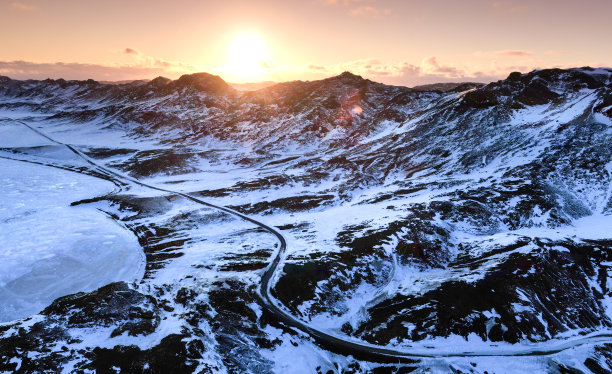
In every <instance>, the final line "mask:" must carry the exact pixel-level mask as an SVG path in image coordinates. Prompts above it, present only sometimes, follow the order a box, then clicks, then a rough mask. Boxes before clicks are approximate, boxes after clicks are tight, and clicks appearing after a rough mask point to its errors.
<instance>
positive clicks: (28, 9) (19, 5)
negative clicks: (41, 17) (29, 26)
mask: <svg viewBox="0 0 612 374" xmlns="http://www.w3.org/2000/svg"><path fill="white" fill-rule="evenodd" d="M11 7H12V8H13V9H17V10H21V11H24V12H32V11H35V10H38V7H37V6H35V5H28V4H22V3H17V2H13V3H11Z"/></svg>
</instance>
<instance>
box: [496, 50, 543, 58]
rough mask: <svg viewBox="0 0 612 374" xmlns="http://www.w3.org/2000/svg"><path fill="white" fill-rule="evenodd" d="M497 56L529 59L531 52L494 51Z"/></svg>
mask: <svg viewBox="0 0 612 374" xmlns="http://www.w3.org/2000/svg"><path fill="white" fill-rule="evenodd" d="M494 53H495V54H496V55H498V56H504V57H529V56H533V52H531V51H523V50H519V49H510V50H505V51H495V52H494Z"/></svg>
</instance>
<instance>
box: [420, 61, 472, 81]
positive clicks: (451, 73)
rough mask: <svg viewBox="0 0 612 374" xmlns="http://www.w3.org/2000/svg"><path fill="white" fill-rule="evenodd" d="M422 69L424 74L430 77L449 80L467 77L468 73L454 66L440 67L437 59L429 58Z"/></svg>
mask: <svg viewBox="0 0 612 374" xmlns="http://www.w3.org/2000/svg"><path fill="white" fill-rule="evenodd" d="M421 69H422V70H423V72H424V73H426V74H430V75H441V76H444V77H447V78H459V77H462V76H465V75H466V73H465V72H464V71H462V70H460V69H459V68H457V67H455V66H452V65H440V64H439V63H438V60H437V59H436V58H435V57H433V56H432V57H427V58H425V59H423V62H422V63H421Z"/></svg>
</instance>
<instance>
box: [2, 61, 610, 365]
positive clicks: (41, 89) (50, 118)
mask: <svg viewBox="0 0 612 374" xmlns="http://www.w3.org/2000/svg"><path fill="white" fill-rule="evenodd" d="M0 117H2V119H1V121H0V157H2V158H3V159H1V160H0V165H3V168H2V169H1V170H0V178H2V182H3V183H2V184H3V188H2V192H3V195H2V196H3V197H2V198H0V204H1V205H0V227H2V230H1V232H2V234H0V238H3V239H4V241H5V242H7V243H8V248H7V249H5V250H4V251H3V252H1V251H0V259H3V260H2V261H0V262H4V263H7V264H21V265H20V268H19V271H18V272H15V274H13V273H14V269H15V267H14V266H12V265H10V266H9V265H7V266H5V267H3V266H2V265H0V311H2V314H0V316H3V319H4V321H6V322H4V323H3V324H1V325H0V370H6V371H8V372H11V371H17V372H19V371H21V372H37V371H41V372H43V371H46V372H56V371H57V372H61V371H64V372H88V371H94V370H99V371H102V372H113V371H114V370H115V371H116V370H119V371H123V372H204V373H206V372H228V373H234V372H253V373H260V372H278V373H301V372H304V373H310V372H320V373H327V372H336V373H352V372H364V373H365V372H376V373H379V372H380V373H386V372H389V373H394V372H407V371H411V370H416V371H417V372H475V373H484V372H488V373H492V372H495V373H498V372H500V373H501V372H527V371H536V372H559V373H572V372H595V373H598V372H609V371H611V370H612V350H611V347H612V292H611V291H610V287H609V282H608V278H609V276H610V267H611V266H612V146H611V144H612V70H611V69H592V68H580V69H568V70H559V69H550V70H538V71H533V72H531V73H528V74H520V73H512V74H510V75H509V76H508V78H507V79H505V80H501V81H498V82H493V83H491V84H488V85H485V86H479V85H476V84H470V83H468V84H463V85H457V86H448V87H447V86H444V89H440V88H439V87H430V88H428V87H420V88H417V89H410V88H406V87H395V86H388V85H384V84H380V83H375V82H372V81H369V80H367V79H363V78H361V77H359V76H356V75H353V74H350V73H343V74H341V75H339V76H336V77H332V78H329V79H325V80H320V81H312V82H300V81H296V82H287V83H280V84H276V85H272V86H269V87H265V88H263V89H260V90H257V91H238V90H235V89H233V88H232V87H230V86H229V85H228V84H227V83H225V82H224V81H223V80H222V79H221V78H219V77H217V76H213V75H209V74H206V73H199V74H193V75H186V76H183V77H181V78H180V79H178V80H175V81H171V80H168V79H165V78H161V77H160V78H156V79H154V80H152V81H150V82H145V81H136V82H133V83H127V84H101V83H97V82H95V81H91V80H90V81H64V80H46V81H15V80H11V79H9V78H5V77H0ZM67 145H68V146H70V147H68V146H67ZM87 185H89V186H90V188H89V190H88V189H87V188H84V186H87ZM58 186H60V187H58ZM151 187H155V188H157V189H155V188H151ZM58 188H59V189H60V191H61V193H58ZM203 203H210V204H213V205H212V206H210V205H203ZM215 206H218V207H228V208H230V209H232V210H234V211H236V212H237V213H238V215H237V214H233V213H232V211H229V213H228V211H227V210H225V211H224V210H219V209H217V208H215ZM240 213H242V214H247V215H248V216H249V217H251V218H253V219H254V221H248V220H245V219H243V218H241V216H240ZM33 217H34V218H33ZM78 217H85V218H83V223H81V221H80V220H79V218H78ZM110 219H112V220H114V221H115V222H116V223H119V225H120V226H119V228H117V226H116V225H114V226H113V225H110V224H109V222H111V221H109V220H110ZM111 223H112V222H111ZM267 226H270V229H269V230H268V229H267V228H266V227H267ZM96 227H97V228H98V229H99V230H98V232H96V229H95V228H96ZM79 230H80V231H79ZM275 230H277V231H278V232H280V233H279V236H278V237H277V236H275V235H271V234H274V232H275ZM75 233H76V234H75ZM19 235H22V236H19ZM33 235H34V236H33ZM280 237H282V238H283V240H285V241H286V250H285V249H284V247H283V243H282V241H281V242H279V241H278V239H279V238H280ZM79 238H84V239H83V241H80V239H79ZM98 238H99V240H95V239H98ZM105 238H107V239H108V240H106V239H105ZM9 239H10V240H9ZM26 239H27V240H26ZM42 240H44V243H45V245H44V246H41V248H37V245H36V243H38V242H41V241H42ZM135 240H137V241H138V244H139V247H140V248H141V249H140V248H135V246H134V241H135ZM105 243H106V244H105ZM137 247H138V246H137ZM66 248H68V249H66ZM279 250H280V251H281V253H280V257H278V259H279V260H280V262H279V264H278V265H275V262H274V259H276V258H277V257H276V256H277V254H278V251H279ZM87 251H89V252H87ZM142 252H144V255H145V257H146V265H144V267H145V268H144V271H140V270H139V267H140V266H143V264H142V263H141V262H140V261H139V257H138V254H141V253H142ZM83 253H86V255H84V254H83ZM79 256H80V257H79ZM87 258H91V259H92V260H91V262H90V263H88V261H87ZM48 264H53V265H48ZM270 264H272V265H270ZM86 266H89V267H86ZM84 268H86V269H92V270H89V271H83V269H84ZM95 269H99V270H95ZM268 271H270V273H269V274H271V283H270V284H271V288H270V295H269V296H270V298H271V299H272V300H274V302H275V303H277V305H278V306H279V310H276V309H274V307H270V305H268V304H267V303H266V299H267V296H266V292H267V291H266V289H265V287H260V285H261V282H262V276H263V279H265V278H266V274H268ZM142 273H144V275H143V274H142ZM47 274H55V275H56V277H55V278H53V277H49V276H47ZM113 274H114V275H113ZM58 275H59V276H58ZM113 276H114V278H113ZM62 277H66V279H71V280H73V279H79V280H81V281H80V282H76V281H70V282H62ZM134 278H136V279H137V280H136V281H134ZM44 282H47V283H46V284H48V285H53V286H52V287H49V288H52V289H54V290H57V292H55V293H51V292H40V284H41V283H44ZM109 282H115V283H111V284H108V283H109ZM264 282H265V281H264ZM107 284H108V285H107ZM99 287H101V288H99ZM79 291H83V292H80V293H77V292H79ZM262 293H263V295H262ZM24 295H31V296H28V297H25V296H24ZM61 295H66V296H64V297H62V298H59V299H57V300H54V299H55V298H56V297H58V296H61ZM34 298H35V302H34V301H33V300H34ZM1 303H4V304H5V305H4V306H3V305H2V304H1ZM45 305H48V306H46V307H45ZM41 309H42V310H41ZM11 320H13V321H11ZM304 326H307V327H304ZM356 347H358V348H356ZM383 351H384V353H383ZM516 355H520V356H521V359H520V360H517V358H516ZM428 370H429V371H428Z"/></svg>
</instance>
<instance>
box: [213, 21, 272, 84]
mask: <svg viewBox="0 0 612 374" xmlns="http://www.w3.org/2000/svg"><path fill="white" fill-rule="evenodd" d="M228 59H229V61H228V65H227V66H226V67H225V69H224V70H225V72H226V74H227V75H228V76H229V78H230V79H232V80H233V81H235V82H236V83H243V82H253V81H256V80H260V79H261V78H263V77H264V75H265V74H266V72H267V70H268V69H269V55H268V50H267V48H266V44H265V43H264V41H263V39H262V38H261V37H260V36H259V35H257V34H255V33H250V32H244V33H240V34H238V35H236V36H235V37H234V38H233V39H232V41H231V42H230V45H229V50H228Z"/></svg>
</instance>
